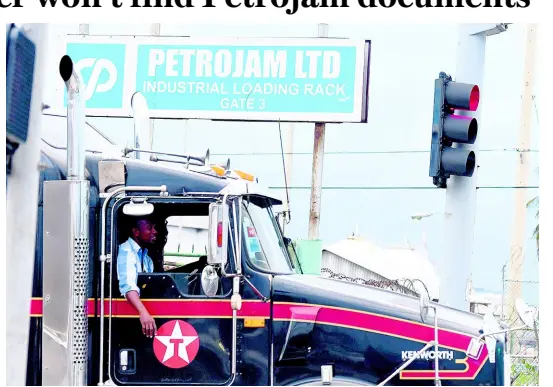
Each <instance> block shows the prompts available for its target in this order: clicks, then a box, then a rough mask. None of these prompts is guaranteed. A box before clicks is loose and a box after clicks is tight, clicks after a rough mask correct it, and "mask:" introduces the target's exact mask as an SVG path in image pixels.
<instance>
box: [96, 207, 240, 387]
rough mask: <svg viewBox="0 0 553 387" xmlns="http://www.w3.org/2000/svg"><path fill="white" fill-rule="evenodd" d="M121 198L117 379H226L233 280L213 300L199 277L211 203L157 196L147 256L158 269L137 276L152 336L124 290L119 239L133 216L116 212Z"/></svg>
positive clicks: (112, 324) (114, 333)
mask: <svg viewBox="0 0 553 387" xmlns="http://www.w3.org/2000/svg"><path fill="white" fill-rule="evenodd" d="M118 203H119V202H118ZM118 203H116V205H115V206H114V213H116V214H117V216H115V217H114V222H113V225H114V228H112V235H113V236H112V245H113V249H112V261H113V263H112V272H111V276H112V277H111V280H110V281H109V283H110V286H111V294H112V296H111V298H110V299H108V302H110V303H111V306H110V307H108V308H107V310H111V317H110V318H109V319H108V321H109V360H108V361H109V363H108V364H109V369H110V378H111V379H112V381H113V382H114V383H116V384H118V385H131V384H132V385H136V384H147V385H163V384H169V385H171V384H179V385H224V384H228V383H229V382H230V381H231V375H232V374H231V353H232V335H233V329H232V309H231V306H230V298H231V293H232V283H231V282H230V280H228V279H225V278H223V279H222V282H221V283H220V284H219V288H218V291H217V295H216V296H214V297H209V298H208V297H207V296H206V295H205V294H204V293H203V290H202V287H201V283H200V281H201V274H202V270H203V268H204V267H205V265H206V264H207V257H206V254H207V252H206V251H207V250H206V249H207V244H208V239H207V238H208V236H207V234H208V230H207V226H208V221H209V203H208V202H186V201H181V202H180V203H175V202H172V203H164V202H159V203H156V204H155V206H154V207H155V210H154V212H153V214H152V215H151V216H150V219H152V221H153V222H154V223H155V228H156V231H157V236H156V240H155V242H153V243H152V245H151V246H150V248H149V249H148V256H150V258H151V259H152V260H153V261H154V270H155V272H153V273H140V274H139V275H138V278H137V285H138V287H139V289H140V299H141V300H142V302H143V304H144V306H145V307H146V309H147V310H148V312H149V313H150V315H151V316H152V317H153V318H154V320H155V323H156V326H157V335H156V336H155V337H154V338H148V337H146V336H145V335H144V334H143V332H142V326H141V323H140V320H139V316H138V313H137V312H136V311H135V309H134V308H133V307H132V305H131V304H130V303H129V302H128V301H127V300H126V299H125V298H123V297H122V295H121V293H120V291H119V284H118V279H117V255H118V248H119V245H120V244H121V243H124V242H125V241H126V240H127V239H128V234H127V233H125V230H128V229H129V224H128V221H129V219H125V215H123V214H122V213H120V212H121V211H118V210H117V207H118ZM130 221H131V222H132V220H130ZM115 230H117V231H115ZM108 313H109V312H108Z"/></svg>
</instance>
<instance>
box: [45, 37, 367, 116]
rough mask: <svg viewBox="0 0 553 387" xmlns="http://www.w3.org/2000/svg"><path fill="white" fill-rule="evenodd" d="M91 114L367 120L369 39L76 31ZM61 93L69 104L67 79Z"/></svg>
mask: <svg viewBox="0 0 553 387" xmlns="http://www.w3.org/2000/svg"><path fill="white" fill-rule="evenodd" d="M62 51H63V52H60V57H61V56H62V55H64V54H67V55H69V56H71V58H72V59H73V61H74V63H75V68H76V70H77V71H78V73H79V74H80V76H81V78H82V80H83V83H84V86H85V87H84V97H85V99H86V107H87V115H89V116H115V117H130V116H131V115H132V109H131V97H132V95H133V94H134V93H135V92H137V91H138V92H141V93H142V94H143V95H144V97H145V98H146V100H147V101H148V107H149V109H150V112H151V115H152V117H154V118H185V119H214V120H251V121H293V122H366V120H367V109H368V84H369V64H370V42H369V41H352V40H348V39H329V38H324V39H318V38H313V39H301V38H297V39H294V38H292V39H291V38H286V39H280V38H274V39H273V38H271V39H269V38H263V39H259V38H255V39H254V38H218V39H213V38H209V39H207V38H187V37H146V36H144V37H141V36H136V37H134V36H113V37H108V36H68V37H67V38H66V39H65V41H64V42H63V43H62ZM56 97H57V99H58V101H59V102H62V101H63V102H62V103H63V106H66V104H67V102H66V95H65V91H64V89H63V87H61V86H60V87H59V88H58V89H57V96H56Z"/></svg>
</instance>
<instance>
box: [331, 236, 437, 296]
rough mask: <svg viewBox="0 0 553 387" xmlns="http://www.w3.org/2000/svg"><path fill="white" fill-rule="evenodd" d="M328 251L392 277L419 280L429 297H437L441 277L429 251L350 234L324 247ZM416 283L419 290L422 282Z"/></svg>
mask: <svg viewBox="0 0 553 387" xmlns="http://www.w3.org/2000/svg"><path fill="white" fill-rule="evenodd" d="M325 250H326V251H329V252H331V253H333V254H335V255H337V256H339V257H342V258H344V259H346V260H348V261H350V262H353V263H355V264H356V265H359V266H361V267H363V268H365V269H367V270H370V271H372V272H374V273H377V274H379V275H381V276H383V277H385V278H387V279H389V280H398V279H411V280H414V279H419V280H421V281H422V282H424V284H425V285H426V287H427V289H428V292H429V293H430V297H431V298H432V299H437V298H438V295H439V277H438V275H437V273H436V269H435V268H434V266H433V265H432V263H431V262H430V261H429V260H428V254H427V253H426V251H418V250H414V249H408V248H382V247H380V246H377V245H375V244H374V243H371V242H369V241H367V240H365V239H362V238H359V237H350V238H348V239H344V240H341V241H339V242H337V243H334V244H331V245H327V246H325V247H324V248H323V251H325ZM414 285H415V287H416V289H417V291H419V288H418V287H417V286H420V284H414Z"/></svg>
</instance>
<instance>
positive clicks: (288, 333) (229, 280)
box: [27, 56, 510, 386]
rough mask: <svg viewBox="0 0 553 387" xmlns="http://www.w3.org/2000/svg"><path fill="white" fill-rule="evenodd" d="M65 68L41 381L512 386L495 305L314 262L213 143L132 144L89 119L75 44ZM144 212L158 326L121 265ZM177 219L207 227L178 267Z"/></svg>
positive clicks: (145, 293)
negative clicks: (131, 294)
mask: <svg viewBox="0 0 553 387" xmlns="http://www.w3.org/2000/svg"><path fill="white" fill-rule="evenodd" d="M60 75H61V77H62V78H63V80H64V82H65V84H66V88H67V101H68V102H67V106H68V107H67V115H66V116H56V115H52V114H49V113H47V111H45V112H44V114H43V119H44V122H43V123H44V128H45V130H44V132H45V133H44V136H43V147H42V153H41V173H40V191H39V201H38V222H37V238H36V240H37V243H36V257H35V269H34V277H33V298H32V300H31V305H30V316H31V325H30V330H29V348H28V362H27V385H41V384H42V385H182V386H187V385H270V386H273V385H331V384H338V385H397V386H401V385H432V384H435V385H452V386H453V385H508V384H509V371H510V366H509V357H508V355H507V354H506V353H505V348H506V340H507V336H506V332H507V331H508V329H505V327H500V326H499V325H498V324H497V322H495V320H494V319H493V317H492V318H489V316H488V317H482V316H479V315H476V314H472V313H469V312H464V311H460V310H455V309H452V308H449V307H447V306H444V305H440V304H439V303H436V302H430V301H429V298H428V295H427V294H425V292H421V295H420V297H414V296H410V295H405V294H400V293H397V292H393V291H389V290H385V289H380V288H376V287H372V286H367V285H363V284H357V283H349V282H345V281H340V280H335V279H329V278H323V277H322V276H316V275H306V274H303V273H302V272H301V267H300V266H299V261H298V259H297V258H296V257H295V254H294V250H293V246H292V245H291V244H290V239H289V238H286V237H285V236H284V235H283V234H282V231H281V227H280V226H279V223H278V221H277V216H275V211H274V208H275V206H278V205H280V204H281V201H280V200H279V198H278V197H276V196H275V195H274V194H273V193H272V192H270V191H268V190H266V189H263V188H262V187H261V186H260V184H258V183H256V182H255V181H253V180H254V179H252V178H251V176H250V175H249V174H247V173H244V172H241V171H236V170H229V169H228V168H230V167H229V166H228V165H227V166H226V167H225V166H218V165H212V164H211V163H210V161H209V156H208V155H206V156H204V157H198V156H191V155H181V156H179V155H173V156H176V158H175V160H176V161H175V162H173V163H163V164H161V163H160V162H159V160H160V159H162V158H163V157H168V155H167V154H165V155H164V154H163V152H154V151H152V150H151V149H149V147H148V146H143V147H142V148H139V147H131V148H130V149H127V150H126V151H125V152H123V153H120V154H117V151H116V147H115V145H114V144H113V143H112V142H110V141H109V139H108V138H107V137H106V136H104V135H103V134H102V132H101V131H100V130H98V129H97V128H95V127H94V126H93V125H91V124H90V123H88V122H87V120H86V116H85V111H84V103H83V99H82V96H81V91H82V83H81V82H80V80H79V77H78V74H77V72H76V71H75V69H74V66H73V62H72V60H71V58H69V57H68V56H64V57H63V58H62V59H61V62H60ZM140 112H141V110H140V109H139V108H137V110H136V112H135V118H136V119H137V117H141V118H140V119H137V120H136V121H135V130H136V131H137V132H136V133H137V135H136V137H135V138H138V139H140V141H141V142H142V145H144V143H147V142H148V141H147V139H146V140H145V137H144V136H143V135H141V134H140V133H147V128H148V126H149V125H148V122H147V120H148V117H147V115H146V117H145V116H144V114H141V113H140ZM66 122H67V125H66V124H65V123H66ZM85 138H86V143H85V142H84V141H83V140H84V139H85ZM65 140H67V141H65ZM140 141H137V142H135V143H134V145H137V143H138V142H140ZM85 145H86V149H85ZM148 157H149V159H148ZM178 160H181V161H180V162H179V161H178ZM183 164H184V165H183ZM144 216H147V217H148V218H149V219H151V220H152V222H154V223H155V224H156V230H157V232H158V235H157V238H156V240H155V241H154V242H153V243H152V245H151V246H150V247H149V252H150V253H149V254H151V256H152V258H153V260H154V261H155V262H157V266H156V270H154V272H153V273H139V275H138V278H137V284H138V287H139V288H140V297H141V300H142V302H143V303H144V305H145V307H146V308H147V309H148V311H149V313H150V314H151V315H152V317H153V318H154V320H155V322H156V326H157V334H156V335H155V336H154V337H147V336H145V335H144V334H143V332H142V327H141V324H140V322H139V319H138V314H137V313H136V311H135V310H134V309H133V307H132V306H131V305H130V303H128V301H127V300H126V299H125V298H124V297H123V296H122V295H121V294H120V292H119V286H118V276H117V258H118V249H119V245H120V244H121V243H123V242H124V241H125V240H126V238H128V233H127V230H128V225H129V224H130V222H132V221H133V219H134V218H136V217H144ZM172 217H183V218H185V219H194V221H197V222H200V223H202V224H203V225H205V227H204V229H205V230H206V231H207V232H206V233H205V238H206V239H205V243H204V244H203V245H202V248H203V249H202V248H200V249H197V250H195V251H196V253H197V251H198V250H199V251H201V252H200V253H197V254H196V256H193V257H192V258H190V256H189V257H188V258H186V257H184V258H186V259H188V261H186V260H185V262H184V263H182V262H181V264H178V265H175V264H173V265H172V266H167V267H164V266H163V260H164V259H167V256H170V255H171V254H167V252H164V246H165V245H166V244H167V243H168V239H171V238H174V237H175V235H177V234H176V233H175V232H173V233H170V232H168V227H167V224H169V223H170V222H169V219H170V218H172ZM187 235H188V234H187ZM170 253H172V256H173V257H174V256H175V255H178V254H175V252H174V251H172V252H170ZM182 255H183V256H185V255H186V254H182ZM154 258H155V259H154ZM173 260H174V259H173Z"/></svg>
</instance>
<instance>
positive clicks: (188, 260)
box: [163, 216, 209, 271]
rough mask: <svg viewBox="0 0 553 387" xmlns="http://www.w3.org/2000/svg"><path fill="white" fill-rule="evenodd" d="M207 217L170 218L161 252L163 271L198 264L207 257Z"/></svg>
mask: <svg viewBox="0 0 553 387" xmlns="http://www.w3.org/2000/svg"><path fill="white" fill-rule="evenodd" d="M208 226H209V217H208V216H170V217H169V218H167V243H166V244H165V248H164V251H163V268H164V269H165V271H168V270H173V269H177V268H180V267H183V266H189V267H192V266H195V265H193V264H194V263H198V264H200V263H201V262H200V261H201V260H202V258H203V257H206V256H207V244H208Z"/></svg>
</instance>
